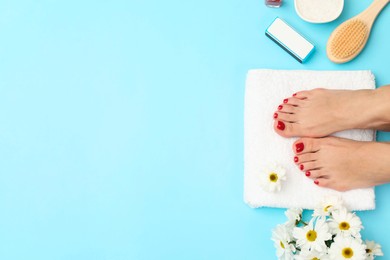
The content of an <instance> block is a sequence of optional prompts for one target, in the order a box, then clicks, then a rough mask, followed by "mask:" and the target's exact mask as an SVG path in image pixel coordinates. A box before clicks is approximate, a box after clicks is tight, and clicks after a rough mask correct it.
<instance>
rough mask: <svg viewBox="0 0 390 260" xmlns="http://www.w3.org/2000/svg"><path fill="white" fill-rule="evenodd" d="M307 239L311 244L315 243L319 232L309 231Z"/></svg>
mask: <svg viewBox="0 0 390 260" xmlns="http://www.w3.org/2000/svg"><path fill="white" fill-rule="evenodd" d="M306 239H307V240H309V241H310V242H313V241H315V240H316V239H317V232H315V231H314V230H309V232H307V233H306Z"/></svg>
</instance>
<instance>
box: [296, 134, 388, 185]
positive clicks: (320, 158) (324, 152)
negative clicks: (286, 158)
mask: <svg viewBox="0 0 390 260" xmlns="http://www.w3.org/2000/svg"><path fill="white" fill-rule="evenodd" d="M293 150H294V153H295V157H294V158H293V160H294V162H295V163H296V165H297V167H298V168H299V169H300V170H301V171H302V172H303V173H304V174H305V175H306V176H307V177H308V178H311V179H312V180H313V182H314V183H315V184H316V185H318V186H320V187H326V188H331V189H334V190H338V191H346V190H351V189H356V188H366V187H372V186H375V185H379V184H384V183H387V182H389V181H390V143H378V142H358V141H353V140H349V139H343V138H337V137H325V138H301V139H299V140H297V141H296V142H295V143H294V144H293Z"/></svg>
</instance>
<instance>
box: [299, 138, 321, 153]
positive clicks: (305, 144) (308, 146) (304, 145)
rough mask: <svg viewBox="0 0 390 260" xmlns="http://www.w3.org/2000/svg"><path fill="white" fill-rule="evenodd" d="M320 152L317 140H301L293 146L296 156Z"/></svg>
mask: <svg viewBox="0 0 390 260" xmlns="http://www.w3.org/2000/svg"><path fill="white" fill-rule="evenodd" d="M319 150H320V146H319V141H318V139H317V138H300V139H298V140H297V141H295V142H294V144H293V151H294V153H296V154H304V153H315V152H317V151H319Z"/></svg>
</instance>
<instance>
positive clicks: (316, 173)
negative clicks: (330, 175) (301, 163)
mask: <svg viewBox="0 0 390 260" xmlns="http://www.w3.org/2000/svg"><path fill="white" fill-rule="evenodd" d="M305 175H306V177H308V178H310V179H313V180H315V179H319V178H324V177H326V174H325V172H324V171H323V170H322V169H318V170H309V171H306V172H305Z"/></svg>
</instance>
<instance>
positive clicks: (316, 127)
mask: <svg viewBox="0 0 390 260" xmlns="http://www.w3.org/2000/svg"><path fill="white" fill-rule="evenodd" d="M389 100H390V86H385V87H381V88H378V89H376V90H329V89H313V90H309V91H301V92H298V93H296V94H294V96H292V97H290V98H286V99H285V100H284V101H283V103H282V104H280V105H279V107H278V109H277V111H276V112H275V113H274V119H275V122H274V128H275V131H276V132H277V133H278V134H279V135H281V136H284V137H293V136H298V137H299V136H307V137H323V136H327V135H329V134H332V133H335V132H338V131H342V130H347V129H377V130H384V131H387V130H390V102H389Z"/></svg>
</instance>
